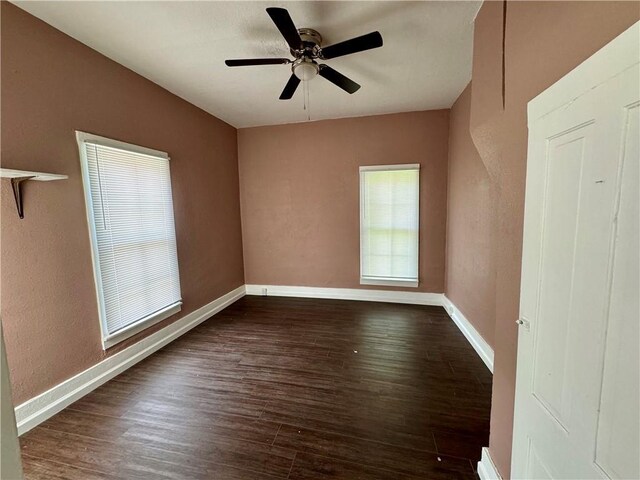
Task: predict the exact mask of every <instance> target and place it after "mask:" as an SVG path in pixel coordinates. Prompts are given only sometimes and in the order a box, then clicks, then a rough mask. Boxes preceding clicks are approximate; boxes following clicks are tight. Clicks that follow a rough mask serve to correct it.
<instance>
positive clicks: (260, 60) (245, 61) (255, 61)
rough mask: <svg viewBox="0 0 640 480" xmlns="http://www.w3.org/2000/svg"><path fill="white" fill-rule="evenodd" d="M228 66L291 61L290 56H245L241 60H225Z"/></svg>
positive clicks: (273, 63) (276, 63)
mask: <svg viewBox="0 0 640 480" xmlns="http://www.w3.org/2000/svg"><path fill="white" fill-rule="evenodd" d="M224 63H225V64H226V65H227V67H246V66H249V65H286V64H287V63H291V60H289V59H288V58H243V59H239V60H225V61H224Z"/></svg>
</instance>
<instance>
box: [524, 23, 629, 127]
mask: <svg viewBox="0 0 640 480" xmlns="http://www.w3.org/2000/svg"><path fill="white" fill-rule="evenodd" d="M638 38H640V22H636V23H634V24H633V25H632V26H630V27H629V28H628V29H627V30H625V31H624V32H622V33H621V34H620V35H618V36H617V37H616V38H615V39H614V40H612V41H611V42H609V43H608V44H607V45H605V46H604V47H602V48H601V49H600V50H598V51H597V52H596V53H595V54H593V55H592V56H591V57H589V58H587V59H586V60H585V61H584V62H582V63H581V64H580V65H578V66H577V67H576V68H574V69H573V70H571V71H570V72H569V73H568V74H566V75H565V76H564V77H562V78H561V79H560V80H558V81H557V82H556V83H554V84H553V85H551V86H550V87H549V88H547V89H546V90H545V91H543V92H542V93H540V94H539V95H538V96H537V97H535V98H534V99H533V100H531V101H530V102H529V103H528V105H527V114H528V124H529V125H531V124H532V123H533V122H535V121H536V120H538V119H539V118H540V117H543V116H545V115H548V114H549V113H551V112H552V111H554V110H555V109H558V108H560V107H562V106H563V105H566V104H567V103H570V102H574V101H575V100H576V99H577V98H578V97H581V96H582V95H584V94H585V93H587V92H589V91H591V90H593V88H597V87H594V85H601V84H603V83H605V82H606V81H607V80H609V79H610V78H611V72H619V73H618V75H620V74H622V73H623V72H624V71H625V70H627V69H628V68H631V67H633V66H634V65H635V64H637V63H638V61H639V60H638V59H639V58H640V43H638ZM625 52H627V53H625ZM567 89H569V90H570V91H571V92H573V93H572V97H573V98H572V99H571V100H569V101H567Z"/></svg>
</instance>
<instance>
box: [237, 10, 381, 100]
mask: <svg viewBox="0 0 640 480" xmlns="http://www.w3.org/2000/svg"><path fill="white" fill-rule="evenodd" d="M267 13H268V14H269V17H271V20H273V23H274V24H275V25H276V27H277V28H278V30H279V31H280V34H281V35H282V36H283V37H284V39H285V40H286V42H287V45H289V48H290V53H291V55H292V56H293V57H295V58H294V59H293V60H289V59H287V58H246V59H235V60H226V61H225V64H226V65H227V66H229V67H244V66H250V65H288V64H291V72H292V75H291V77H289V80H288V82H287V84H286V85H285V87H284V90H283V91H282V93H281V94H280V100H289V99H290V98H291V97H293V95H294V93H295V92H296V89H297V88H298V85H300V82H301V81H309V80H311V79H312V78H314V77H315V76H316V75H320V76H321V77H323V78H325V79H327V80H328V81H330V82H331V83H333V84H334V85H336V86H338V87H340V88H341V89H342V90H344V91H345V92H347V93H350V94H351V93H355V92H357V91H358V90H359V89H360V85H358V84H357V83H356V82H354V81H353V80H351V79H350V78H347V77H345V76H344V75H342V74H341V73H340V72H337V71H336V70H334V69H333V68H331V67H330V66H328V65H319V64H318V61H319V60H329V59H332V58H337V57H343V56H345V55H351V54H352V53H358V52H363V51H365V50H371V49H373V48H378V47H381V46H382V35H380V32H371V33H368V34H366V35H361V36H359V37H355V38H352V39H350V40H345V41H344V42H340V43H336V44H335V45H329V46H328V47H324V48H323V47H322V35H320V33H319V32H317V31H316V30H314V29H312V28H296V26H295V24H294V23H293V20H292V19H291V15H289V12H288V11H287V10H286V9H284V8H278V7H269V8H267Z"/></svg>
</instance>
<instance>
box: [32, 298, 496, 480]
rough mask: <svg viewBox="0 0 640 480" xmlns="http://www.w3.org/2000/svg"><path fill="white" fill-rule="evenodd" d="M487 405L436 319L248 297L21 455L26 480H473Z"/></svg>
mask: <svg viewBox="0 0 640 480" xmlns="http://www.w3.org/2000/svg"><path fill="white" fill-rule="evenodd" d="M490 402H491V374H490V373H489V371H488V370H487V368H486V367H485V366H484V364H483V363H482V361H481V360H480V358H479V357H478V356H477V355H476V354H475V352H474V351H473V349H472V348H471V346H470V345H469V344H468V343H467V341H466V340H465V338H464V337H463V335H462V334H461V333H460V332H459V330H458V329H457V327H456V326H455V324H454V323H453V322H452V321H451V320H450V319H449V318H448V317H447V315H446V313H445V311H444V310H443V309H442V308H439V307H424V306H414V305H397V304H385V303H370V302H351V301H334V300H311V299H285V298H276V297H245V298H243V299H241V300H239V301H238V302H236V303H235V304H233V305H232V306H230V307H229V308H227V309H226V310H224V311H222V312H220V313H219V314H218V315H216V316H215V317H214V318H213V319H211V320H209V321H207V322H205V323H203V324H201V325H200V326H198V327H197V328H195V329H194V330H192V331H191V332H189V333H187V334H186V335H184V336H183V337H181V338H180V339H178V340H176V341H175V342H173V343H171V344H170V345H168V346H166V347H165V348H163V349H162V350H160V351H158V352H156V353H155V354H153V355H151V356H150V357H149V358H147V359H145V360H143V361H142V362H140V363H139V364H138V365H136V366H134V367H133V368H131V369H129V370H127V371H126V372H124V373H122V374H121V375H119V376H118V377H116V378H115V379H113V380H111V381H110V382H108V383H107V384H105V385H103V386H102V387H100V388H98V389H97V390H95V391H94V392H92V393H90V394H89V395H87V396H86V397H84V398H82V399H81V400H79V401H77V402H76V403H74V404H72V405H71V406H69V407H68V408H66V409H65V410H64V411H62V412H61V413H59V414H58V415H56V416H54V417H52V418H51V419H49V420H48V421H46V422H44V423H43V424H41V425H40V426H39V427H37V428H35V429H33V430H32V431H30V432H28V433H27V434H25V435H24V436H22V437H21V439H20V440H21V445H22V453H23V461H24V469H25V475H26V478H27V479H47V480H49V479H67V480H72V479H82V480H87V479H89V480H91V479H101V480H106V479H116V478H117V479H138V478H145V479H163V478H175V479H196V478H197V479H216V480H218V479H220V480H226V479H234V480H236V479H248V480H253V479H277V478H281V479H286V478H288V479H291V480H293V479H325V478H332V479H335V478H340V479H350V480H351V479H362V480H369V479H371V480H374V479H375V480H386V479H389V480H403V479H418V478H419V479H430V480H439V479H472V478H476V474H475V472H474V468H475V465H476V462H477V460H478V459H479V457H480V450H481V447H482V446H483V445H487V444H488V437H489V433H488V432H489V410H490Z"/></svg>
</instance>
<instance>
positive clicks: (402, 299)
mask: <svg viewBox="0 0 640 480" xmlns="http://www.w3.org/2000/svg"><path fill="white" fill-rule="evenodd" d="M245 287H246V288H247V295H264V293H263V289H265V288H266V289H267V295H268V296H273V297H301V298H330V299H333V300H360V301H365V302H389V303H410V304H415V305H437V306H442V299H443V298H444V295H443V294H442V293H425V292H405V291H399V290H368V289H364V288H325V287H292V286H283V285H245Z"/></svg>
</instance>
